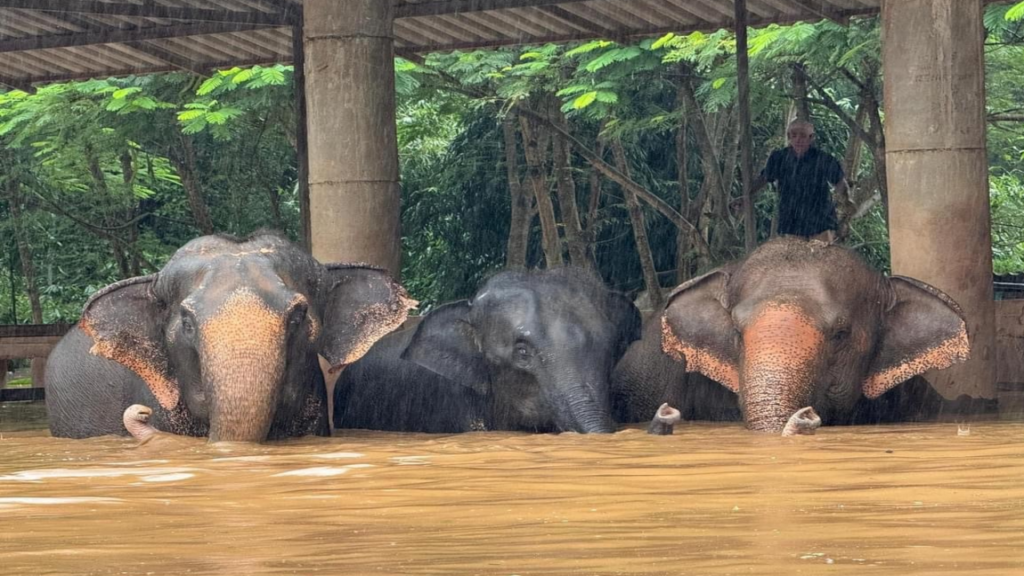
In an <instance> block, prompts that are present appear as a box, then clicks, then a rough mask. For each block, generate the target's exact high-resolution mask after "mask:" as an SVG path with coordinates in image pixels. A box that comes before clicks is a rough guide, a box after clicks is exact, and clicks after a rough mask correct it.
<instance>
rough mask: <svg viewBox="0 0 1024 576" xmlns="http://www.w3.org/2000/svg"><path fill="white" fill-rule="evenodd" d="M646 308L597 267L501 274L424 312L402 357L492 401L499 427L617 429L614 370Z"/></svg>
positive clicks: (587, 430) (637, 336) (638, 328)
mask: <svg viewBox="0 0 1024 576" xmlns="http://www.w3.org/2000/svg"><path fill="white" fill-rule="evenodd" d="M639 336H640V314H639V312H638V311H637V309H636V307H634V306H633V304H632V303H631V302H630V301H629V300H628V299H626V298H625V297H623V296H621V295H619V294H615V293H612V292H610V291H608V290H607V289H606V288H605V287H604V285H603V283H601V281H600V280H599V279H597V278H596V277H595V276H593V275H592V274H591V273H588V272H584V271H582V270H578V269H573V268H558V269H552V270H546V271H537V272H502V273H499V274H497V275H495V276H493V277H492V278H490V279H489V280H488V281H487V282H486V283H485V284H484V285H483V286H482V287H481V288H480V289H479V290H478V291H477V293H476V295H475V296H474V297H473V299H472V300H469V301H462V302H456V303H452V304H448V305H445V306H443V307H441V308H438V309H437V310H435V311H433V312H431V313H430V314H428V315H427V316H426V317H425V318H424V319H423V321H422V322H421V323H420V325H419V326H418V328H417V331H416V333H415V335H414V336H413V337H412V340H411V341H410V343H409V345H408V347H407V348H406V350H405V352H404V353H403V355H402V357H403V358H404V359H406V360H411V361H413V362H416V363H418V364H420V365H422V366H424V367H426V368H428V369H429V370H431V371H433V372H435V373H437V374H439V375H441V376H443V377H445V378H446V379H447V380H448V381H450V382H452V383H453V385H464V386H470V387H472V388H473V389H475V390H476V391H477V392H479V393H482V394H486V395H488V396H489V397H490V398H491V405H492V414H493V418H494V419H495V420H496V423H495V426H497V427H498V428H502V429H516V428H528V429H536V430H553V431H570V430H571V431H577V432H613V431H614V430H615V425H614V423H613V421H612V418H611V410H610V399H609V396H610V394H609V382H608V380H609V374H610V372H611V369H612V367H613V366H614V365H615V362H617V361H618V359H619V358H620V357H621V356H622V354H623V353H624V352H625V350H626V348H627V347H628V345H629V343H630V342H632V341H633V340H636V339H638V338H639Z"/></svg>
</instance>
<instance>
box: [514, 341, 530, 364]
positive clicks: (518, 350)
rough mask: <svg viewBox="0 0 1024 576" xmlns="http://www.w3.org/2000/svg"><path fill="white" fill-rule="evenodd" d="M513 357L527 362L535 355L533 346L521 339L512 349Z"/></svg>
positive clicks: (520, 361) (517, 360)
mask: <svg viewBox="0 0 1024 576" xmlns="http://www.w3.org/2000/svg"><path fill="white" fill-rule="evenodd" d="M512 355H513V359H514V360H515V361H516V362H518V363H525V362H528V361H529V360H530V357H532V356H533V347H532V346H530V344H529V343H527V342H524V341H522V340H519V341H517V342H516V345H515V348H514V349H513V351H512Z"/></svg>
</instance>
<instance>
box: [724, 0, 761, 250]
mask: <svg viewBox="0 0 1024 576" xmlns="http://www.w3.org/2000/svg"><path fill="white" fill-rule="evenodd" d="M734 8H735V11H736V85H737V88H738V91H739V102H737V104H736V106H737V108H738V110H739V118H738V121H739V123H740V125H739V129H740V172H741V173H742V176H743V219H744V220H745V221H746V226H744V237H743V238H744V244H745V246H746V249H747V252H748V253H750V252H753V251H754V248H757V221H756V220H755V214H754V199H753V198H752V197H751V196H750V185H751V182H753V180H754V178H753V174H751V171H752V170H753V169H754V161H753V157H752V155H751V151H750V147H751V146H752V145H753V143H752V138H751V135H750V54H749V52H748V49H747V0H736V2H735V5H734ZM727 177H731V175H727Z"/></svg>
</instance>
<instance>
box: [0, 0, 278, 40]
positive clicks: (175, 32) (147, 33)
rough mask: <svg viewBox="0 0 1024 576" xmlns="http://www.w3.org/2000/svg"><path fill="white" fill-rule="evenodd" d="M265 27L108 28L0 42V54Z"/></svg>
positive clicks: (221, 24)
mask: <svg viewBox="0 0 1024 576" xmlns="http://www.w3.org/2000/svg"><path fill="white" fill-rule="evenodd" d="M0 1H3V0H0ZM268 27H269V26H268V25H266V24H252V23H247V24H240V23H239V24H236V23H232V22H202V23H199V24H182V25H179V26H153V27H150V28H132V29H120V28H110V29H107V30H95V31H91V32H80V33H76V34H59V35H56V36H27V37H24V38H11V39H8V40H0V52H18V51H21V50H43V49H46V48H68V47H70V46H88V45H89V44H115V43H120V42H130V41H139V40H156V39H158V38H179V37H182V36H200V35H203V34H217V33H220V32H241V31H244V30H257V29H260V28H268Z"/></svg>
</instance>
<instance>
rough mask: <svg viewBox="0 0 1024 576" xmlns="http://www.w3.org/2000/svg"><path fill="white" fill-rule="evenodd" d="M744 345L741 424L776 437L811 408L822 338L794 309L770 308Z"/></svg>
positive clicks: (745, 334) (753, 326)
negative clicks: (792, 418)
mask: <svg viewBox="0 0 1024 576" xmlns="http://www.w3.org/2000/svg"><path fill="white" fill-rule="evenodd" d="M743 342H744V352H745V353H744V358H743V374H744V381H743V385H742V389H741V390H740V395H741V398H742V405H743V419H744V420H745V421H746V423H747V428H749V429H750V430H754V431H757V432H780V431H781V430H782V429H783V428H784V427H785V426H786V422H787V421H788V420H789V418H790V416H792V415H793V413H794V412H796V411H797V410H799V409H800V408H803V407H804V406H807V405H808V404H810V400H811V395H812V391H813V388H814V378H815V374H816V373H817V369H818V364H819V362H820V358H821V356H822V352H821V349H822V346H823V343H824V335H823V334H822V333H821V331H820V330H818V329H817V328H816V327H815V326H814V324H813V322H812V321H811V319H810V318H809V317H808V316H807V315H806V314H805V313H804V312H803V311H802V310H800V309H799V308H797V307H795V306H792V305H789V304H770V305H768V306H765V307H764V308H763V309H762V311H761V312H760V314H759V315H758V316H757V318H756V319H755V320H754V321H753V322H752V323H751V324H750V325H749V326H748V327H747V329H746V330H744V332H743Z"/></svg>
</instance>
